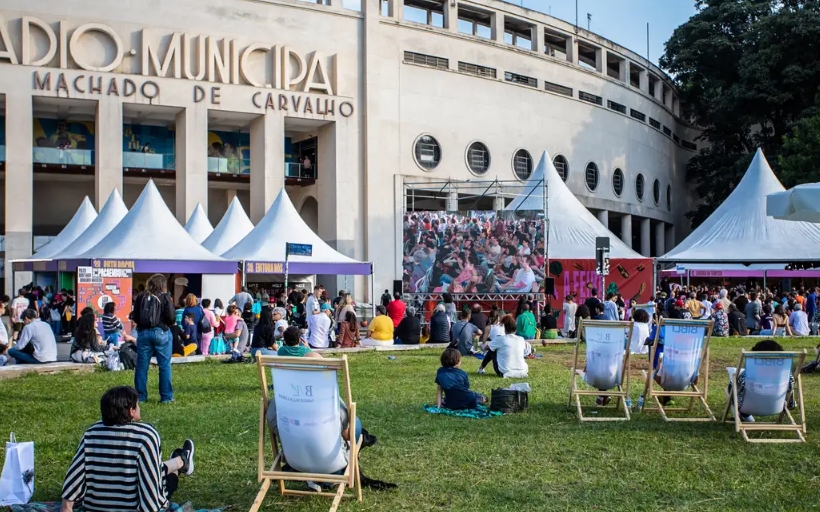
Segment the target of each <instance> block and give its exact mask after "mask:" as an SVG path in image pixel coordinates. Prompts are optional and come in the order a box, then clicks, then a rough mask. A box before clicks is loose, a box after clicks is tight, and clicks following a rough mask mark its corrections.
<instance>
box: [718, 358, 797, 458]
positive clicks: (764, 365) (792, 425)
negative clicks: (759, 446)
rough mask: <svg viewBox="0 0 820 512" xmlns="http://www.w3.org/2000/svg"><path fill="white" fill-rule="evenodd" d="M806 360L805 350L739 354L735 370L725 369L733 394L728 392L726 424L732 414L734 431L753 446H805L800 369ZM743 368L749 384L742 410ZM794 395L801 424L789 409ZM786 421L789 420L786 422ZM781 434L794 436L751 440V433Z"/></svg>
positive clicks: (745, 387) (745, 391)
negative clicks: (748, 418) (746, 418)
mask: <svg viewBox="0 0 820 512" xmlns="http://www.w3.org/2000/svg"><path fill="white" fill-rule="evenodd" d="M805 360H806V350H805V349H804V350H803V351H802V352H782V351H781V352H747V351H745V350H743V351H741V353H740V361H739V362H738V364H737V367H735V368H731V367H730V368H726V370H727V371H728V372H729V382H730V383H731V395H730V394H729V392H728V391H727V393H726V395H727V396H726V399H727V400H726V401H727V404H726V411H725V412H724V413H723V421H724V422H725V421H727V419H728V416H729V412H730V411H732V414H733V416H734V421H735V432H740V434H741V435H742V436H743V439H744V440H746V441H748V442H750V443H803V442H806V438H805V437H804V435H805V433H806V415H805V410H804V406H803V384H802V380H801V379H800V369H801V368H802V367H803V363H804V362H805ZM738 368H741V369H743V373H744V375H745V378H746V384H745V386H744V392H743V405H741V406H740V410H738V408H737V407H735V406H734V404H736V403H737V369H738ZM790 377H793V378H794V388H793V389H792V390H791V392H789V380H790ZM792 396H794V398H795V401H796V402H797V407H798V411H799V419H800V422H799V423H798V422H797V421H795V419H794V417H793V416H792V414H791V413H790V412H789V409H788V407H787V405H788V403H789V399H790V398H791V397H792ZM741 414H742V415H751V416H755V421H754V422H746V421H743V420H742V419H741V417H740V416H741ZM775 415H777V420H776V421H769V422H761V421H758V420H757V418H758V417H761V416H775ZM784 419H788V421H787V422H784V421H783V420H784ZM754 431H757V432H765V431H779V432H791V433H793V434H794V437H792V438H788V439H777V438H775V439H763V438H750V437H749V435H748V432H754Z"/></svg>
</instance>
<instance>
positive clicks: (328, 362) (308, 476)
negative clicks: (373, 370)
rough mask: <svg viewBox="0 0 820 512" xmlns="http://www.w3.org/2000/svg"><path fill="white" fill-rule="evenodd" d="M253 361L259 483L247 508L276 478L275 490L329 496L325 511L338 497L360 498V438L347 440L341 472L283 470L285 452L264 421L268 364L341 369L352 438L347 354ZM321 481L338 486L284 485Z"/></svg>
mask: <svg viewBox="0 0 820 512" xmlns="http://www.w3.org/2000/svg"><path fill="white" fill-rule="evenodd" d="M256 364H257V368H258V370H259V384H260V386H261V390H262V398H261V400H260V404H259V460H258V479H259V483H260V484H261V487H260V489H259V493H258V494H257V495H256V499H255V500H254V501H253V505H252V506H251V508H250V512H257V511H258V510H259V507H261V506H262V502H263V501H264V499H265V495H266V494H267V492H268V489H269V488H270V484H271V481H274V480H278V481H279V493H280V494H281V495H283V496H284V495H294V496H325V497H328V498H333V502H332V504H331V507H330V511H329V512H335V511H336V509H337V508H338V507H339V503H341V501H342V498H351V497H354V496H355V497H356V498H357V500H358V501H360V502H361V501H362V486H361V476H360V473H359V451H360V450H361V440H359V442H358V443H356V442H353V443H350V457H349V459H350V462H349V463H348V465H347V468H346V469H345V472H344V474H342V475H326V474H315V473H301V472H298V471H283V470H282V467H283V463H284V462H285V452H284V450H283V448H282V446H281V444H280V442H279V439H278V438H277V436H276V434H275V433H274V431H273V429H272V428H270V426H269V425H268V422H267V414H268V403H269V402H270V399H271V393H270V389H269V388H268V376H267V370H268V369H270V368H277V367H278V368H283V369H298V370H307V371H324V370H336V371H337V372H341V373H342V376H343V384H344V388H345V389H344V390H340V391H341V392H343V393H342V397H343V398H344V399H345V403H346V404H347V412H348V439H355V431H356V430H355V429H356V403H355V402H353V400H352V395H351V389H350V371H349V369H348V364H347V356H346V355H343V356H342V357H341V358H321V359H320V358H307V357H278V356H262V355H257V356H256ZM266 431H267V436H268V437H269V439H270V447H271V450H272V452H273V456H274V458H273V463H272V464H271V465H270V466H267V463H266V457H265V445H266V443H265V437H266ZM308 480H310V481H313V482H321V483H331V484H338V485H339V487H338V489H337V490H336V492H312V491H296V490H290V489H287V488H286V487H285V482H288V481H291V482H306V481H308ZM345 488H348V489H350V490H355V491H356V494H355V495H354V494H346V493H345Z"/></svg>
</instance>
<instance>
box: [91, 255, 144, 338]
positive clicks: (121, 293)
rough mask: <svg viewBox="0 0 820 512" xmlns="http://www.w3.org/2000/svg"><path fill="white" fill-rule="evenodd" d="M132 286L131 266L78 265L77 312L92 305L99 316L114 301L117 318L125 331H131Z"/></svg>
mask: <svg viewBox="0 0 820 512" xmlns="http://www.w3.org/2000/svg"><path fill="white" fill-rule="evenodd" d="M132 287H133V272H132V270H131V269H130V268H94V267H77V312H78V313H79V312H80V311H81V310H83V309H84V308H87V307H90V308H92V309H94V313H95V314H96V315H97V316H98V317H99V316H102V313H103V308H104V307H105V305H106V304H107V303H109V302H114V303H115V304H116V310H115V314H116V315H117V318H119V319H120V321H121V322H122V325H123V327H125V331H126V332H130V331H131V322H130V321H129V320H128V315H129V314H130V313H131V295H132Z"/></svg>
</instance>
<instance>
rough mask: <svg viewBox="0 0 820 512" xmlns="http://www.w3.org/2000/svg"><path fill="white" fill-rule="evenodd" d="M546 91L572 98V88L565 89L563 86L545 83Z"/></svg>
mask: <svg viewBox="0 0 820 512" xmlns="http://www.w3.org/2000/svg"><path fill="white" fill-rule="evenodd" d="M544 90H545V91H550V92H554V93H558V94H563V95H564V96H570V97H572V88H571V87H565V86H563V85H558V84H554V83H552V82H544Z"/></svg>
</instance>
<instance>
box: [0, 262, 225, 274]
mask: <svg viewBox="0 0 820 512" xmlns="http://www.w3.org/2000/svg"><path fill="white" fill-rule="evenodd" d="M77 267H94V268H128V269H131V270H133V271H134V272H139V273H142V274H153V273H166V274H177V273H188V274H236V273H237V271H238V270H239V266H238V264H237V263H236V262H235V261H176V260H88V259H82V260H60V261H57V260H49V261H19V262H15V263H14V266H13V268H14V270H15V271H30V272H74V271H76V270H77Z"/></svg>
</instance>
